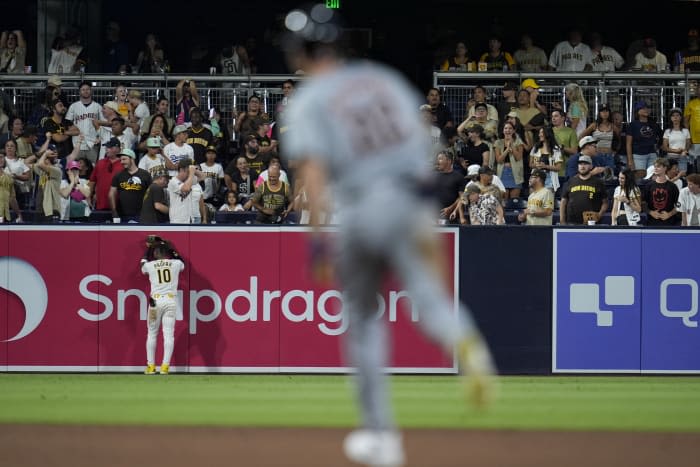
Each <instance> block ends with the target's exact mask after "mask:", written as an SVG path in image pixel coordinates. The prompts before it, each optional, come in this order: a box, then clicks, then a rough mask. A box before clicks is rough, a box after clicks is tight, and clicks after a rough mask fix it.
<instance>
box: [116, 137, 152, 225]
mask: <svg viewBox="0 0 700 467" xmlns="http://www.w3.org/2000/svg"><path fill="white" fill-rule="evenodd" d="M119 159H120V162H121V164H122V166H123V167H124V170H121V171H119V172H118V173H117V174H116V175H114V177H113V178H112V186H111V188H110V189H109V204H110V208H111V209H112V218H113V219H114V218H119V219H121V221H122V223H125V222H128V223H133V222H138V221H139V217H140V216H141V207H142V206H143V197H144V195H145V194H146V190H148V187H150V186H151V182H152V180H151V175H150V174H149V173H148V172H147V171H145V170H143V169H139V168H138V166H137V165H136V154H135V153H134V151H132V150H131V149H130V148H122V150H121V151H119Z"/></svg>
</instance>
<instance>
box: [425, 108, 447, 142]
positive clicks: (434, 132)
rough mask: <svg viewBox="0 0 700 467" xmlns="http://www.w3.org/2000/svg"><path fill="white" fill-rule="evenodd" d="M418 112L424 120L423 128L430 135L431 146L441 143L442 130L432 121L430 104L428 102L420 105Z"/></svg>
mask: <svg viewBox="0 0 700 467" xmlns="http://www.w3.org/2000/svg"><path fill="white" fill-rule="evenodd" d="M420 113H421V116H422V117H423V120H424V122H425V128H426V130H427V131H428V134H429V135H430V141H431V143H432V146H433V148H437V147H439V146H440V145H441V144H442V130H440V128H439V127H438V126H437V125H435V123H433V114H432V112H431V111H430V106H429V105H428V104H423V105H421V106H420Z"/></svg>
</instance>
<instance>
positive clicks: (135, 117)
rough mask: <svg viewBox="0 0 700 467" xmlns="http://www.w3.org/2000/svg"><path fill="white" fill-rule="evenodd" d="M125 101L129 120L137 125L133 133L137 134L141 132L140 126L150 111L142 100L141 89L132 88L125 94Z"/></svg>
mask: <svg viewBox="0 0 700 467" xmlns="http://www.w3.org/2000/svg"><path fill="white" fill-rule="evenodd" d="M127 103H128V104H129V116H128V119H129V121H130V122H131V123H132V124H134V126H137V127H138V130H137V131H134V134H136V135H137V136H138V135H140V134H141V131H142V127H143V124H144V122H145V121H146V118H148V117H149V116H150V115H151V111H150V109H149V108H148V104H146V103H145V102H144V101H143V94H141V91H138V90H136V89H132V90H131V91H129V93H128V94H127Z"/></svg>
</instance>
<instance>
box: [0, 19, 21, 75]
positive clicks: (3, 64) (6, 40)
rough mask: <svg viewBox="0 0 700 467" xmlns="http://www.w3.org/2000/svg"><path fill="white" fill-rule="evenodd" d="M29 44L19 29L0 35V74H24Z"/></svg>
mask: <svg viewBox="0 0 700 467" xmlns="http://www.w3.org/2000/svg"><path fill="white" fill-rule="evenodd" d="M26 56H27V42H26V41H25V40H24V34H22V31H20V30H19V29H16V30H14V31H3V32H2V34H1V35H0V73H24V65H25V59H26Z"/></svg>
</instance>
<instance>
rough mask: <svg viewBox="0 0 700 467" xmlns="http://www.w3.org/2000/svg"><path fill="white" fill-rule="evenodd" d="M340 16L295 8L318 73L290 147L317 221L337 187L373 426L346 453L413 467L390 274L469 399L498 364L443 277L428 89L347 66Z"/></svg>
mask: <svg viewBox="0 0 700 467" xmlns="http://www.w3.org/2000/svg"><path fill="white" fill-rule="evenodd" d="M333 16H334V11H333V10H329V9H327V8H325V6H324V5H316V6H314V7H312V8H311V9H309V10H293V11H291V12H290V13H289V14H288V15H287V17H286V19H285V24H286V27H287V29H288V30H289V31H290V32H289V34H288V36H289V37H287V38H286V40H285V47H286V49H287V50H286V51H287V56H288V59H289V60H290V68H291V69H301V70H304V72H305V73H307V74H309V75H310V76H311V78H310V79H309V80H307V81H306V82H305V83H304V84H303V85H302V86H300V88H299V91H298V93H297V94H296V95H295V98H294V101H293V102H290V104H289V107H288V108H287V109H286V112H285V123H286V124H287V125H288V131H287V132H286V133H285V134H284V135H283V140H282V143H281V147H282V148H283V150H284V151H286V155H287V156H288V157H290V158H293V159H296V160H297V161H298V163H299V171H298V174H297V176H298V181H299V182H300V183H301V184H303V187H304V189H305V191H306V194H307V195H308V200H309V203H310V205H309V208H310V215H311V219H310V223H311V225H312V226H314V227H318V225H319V220H318V219H319V218H318V214H319V213H320V212H321V211H322V210H323V209H324V208H325V204H324V202H325V201H326V200H327V199H328V195H329V193H327V192H326V189H327V188H333V199H334V201H335V205H336V206H339V208H338V209H339V210H338V212H337V215H338V220H339V225H340V227H339V232H338V235H337V239H338V244H337V245H335V246H336V247H337V248H335V249H334V250H333V251H334V252H337V253H334V254H333V255H334V260H335V265H336V266H337V270H338V274H339V279H340V283H341V286H342V288H343V290H344V297H343V303H344V307H345V308H344V309H345V312H346V313H348V315H347V316H348V319H349V327H348V338H347V340H346V345H347V348H346V351H347V355H348V357H349V359H350V363H351V364H353V365H355V366H356V367H357V376H356V388H357V397H358V399H359V405H360V408H361V420H362V427H361V428H360V429H357V430H355V431H353V432H352V433H350V434H349V435H348V436H347V437H346V439H345V442H344V450H345V454H346V455H347V456H348V458H349V459H351V460H352V461H355V462H358V463H360V464H365V465H369V466H383V467H392V466H401V465H404V462H405V456H404V450H403V446H402V440H401V435H400V433H399V432H398V430H397V428H396V425H395V421H394V415H393V413H392V409H391V404H390V402H389V394H388V389H387V382H386V377H385V375H384V368H385V366H386V363H387V354H388V350H389V341H388V338H387V336H386V324H385V322H384V321H382V320H380V319H377V316H376V310H377V300H376V296H377V292H378V287H379V284H381V282H382V280H381V279H382V276H383V275H384V273H385V272H388V271H391V272H393V273H394V274H395V275H396V276H397V277H398V278H399V279H400V280H401V281H402V283H403V285H404V286H405V287H406V289H407V290H408V291H409V293H410V296H411V299H412V300H413V302H414V303H415V304H416V305H417V307H418V309H419V310H420V312H421V314H420V321H419V323H420V325H421V329H422V331H423V332H424V333H425V334H426V335H427V336H429V337H430V338H431V339H432V340H434V341H436V342H438V343H439V344H441V345H442V347H443V348H444V349H445V351H446V352H447V353H448V354H451V353H452V352H453V351H454V350H455V349H456V350H457V352H458V357H459V362H460V370H461V372H462V373H463V374H465V377H466V382H467V388H468V390H469V395H470V396H471V397H472V398H473V401H474V402H476V403H477V404H478V405H482V404H483V403H485V402H487V399H488V398H489V396H490V395H491V392H492V390H493V388H492V384H493V377H492V375H493V374H494V368H493V364H492V359H491V355H490V352H489V350H488V348H487V347H486V345H485V343H484V341H483V339H482V337H481V335H480V333H479V331H478V330H477V328H476V326H475V324H474V322H473V320H472V318H471V316H470V313H469V312H468V310H467V309H466V308H465V307H464V306H461V305H460V307H459V312H458V313H454V308H455V307H454V305H453V302H452V300H451V298H450V297H449V296H448V294H447V293H446V291H445V288H444V285H443V284H444V280H445V277H444V272H445V267H444V264H443V261H442V260H441V256H442V247H441V243H440V242H439V241H438V238H437V237H436V235H435V232H434V225H433V222H432V221H431V213H432V212H436V211H437V209H436V208H435V207H434V206H431V205H429V202H428V201H427V200H425V199H422V198H421V197H420V196H419V191H420V190H419V188H420V187H421V186H422V184H424V183H429V180H431V176H432V172H431V171H430V167H429V166H428V165H427V161H428V159H429V151H430V140H429V138H428V134H427V132H426V131H425V127H424V124H423V122H422V120H421V117H420V115H419V111H418V109H419V106H420V97H419V96H418V94H417V93H416V92H415V91H414V89H413V88H412V87H411V86H410V85H409V84H408V83H407V82H406V81H405V79H404V78H402V77H401V76H400V75H399V74H398V73H396V72H394V71H392V70H389V69H388V68H386V67H384V66H382V65H379V64H376V63H368V62H362V63H355V64H344V63H341V62H340V61H339V60H338V57H337V55H336V48H335V47H334V45H333V43H334V42H335V40H336V39H337V36H338V34H339V28H338V26H337V25H336V24H335V23H334V17H333ZM310 240H311V244H312V262H313V263H315V265H316V266H318V265H319V264H321V265H323V261H324V260H325V259H326V258H328V257H329V256H330V255H331V252H330V248H329V247H326V242H325V239H324V237H323V234H322V233H321V232H320V231H319V229H318V228H315V229H314V234H313V235H312V238H311V239H310ZM314 270H315V271H317V272H319V271H320V272H326V271H328V269H327V268H326V267H322V266H321V267H314Z"/></svg>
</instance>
